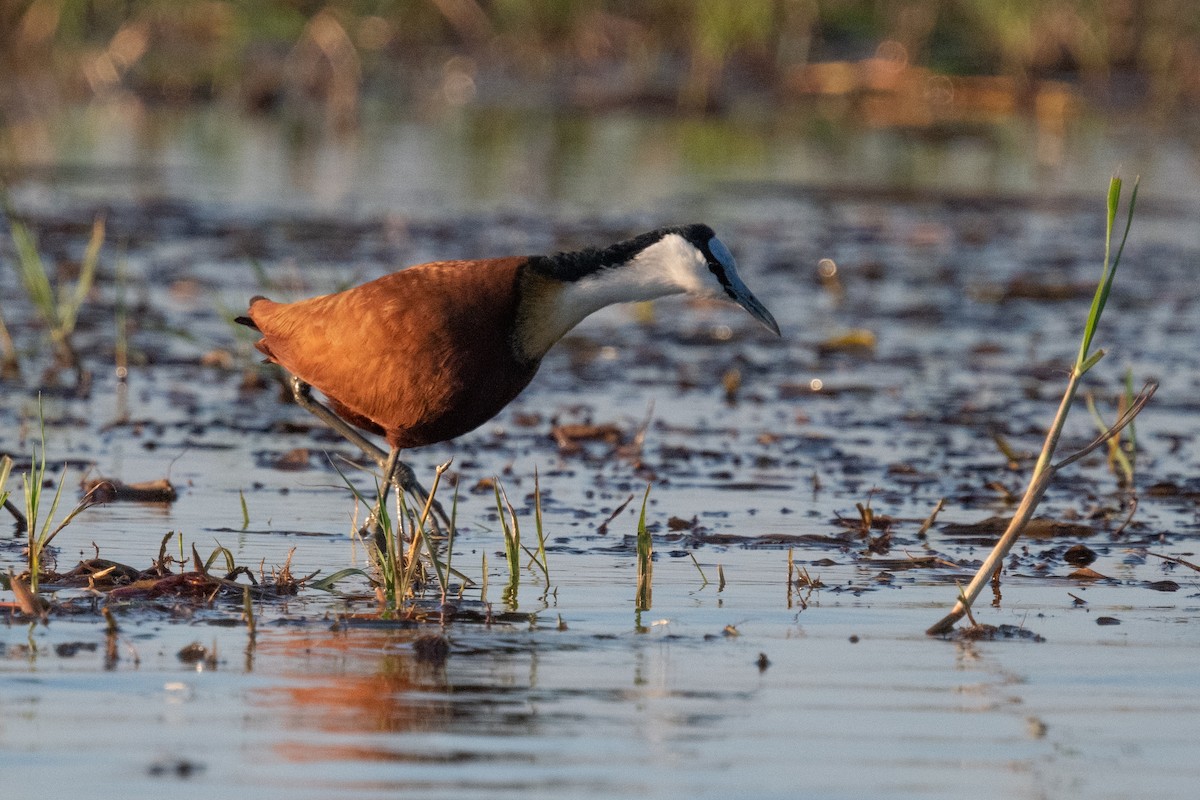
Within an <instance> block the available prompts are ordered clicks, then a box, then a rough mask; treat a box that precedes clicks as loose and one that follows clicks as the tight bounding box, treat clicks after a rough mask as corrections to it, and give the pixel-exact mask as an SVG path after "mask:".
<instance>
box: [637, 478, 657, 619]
mask: <svg viewBox="0 0 1200 800" xmlns="http://www.w3.org/2000/svg"><path fill="white" fill-rule="evenodd" d="M649 500H650V486H649V485H647V486H646V493H645V494H644V495H642V513H641V515H640V516H639V517H638V526H637V594H636V598H635V602H634V605H635V608H636V609H637V611H638V612H639V613H640V612H642V611H649V610H650V607H651V605H652V604H653V591H654V588H653V584H654V543H653V540H652V538H651V536H650V530H649V529H648V528H647V527H646V504H647V503H648V501H649Z"/></svg>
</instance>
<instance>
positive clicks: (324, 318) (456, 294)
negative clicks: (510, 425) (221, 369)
mask: <svg viewBox="0 0 1200 800" xmlns="http://www.w3.org/2000/svg"><path fill="white" fill-rule="evenodd" d="M674 294H687V295H693V296H700V297H721V298H725V299H727V300H730V301H732V302H734V303H736V304H738V305H740V306H741V307H742V308H744V309H745V310H746V311H747V312H749V314H750V315H751V316H752V317H753V318H754V319H756V320H758V322H760V323H761V324H762V325H764V326H765V327H766V328H768V329H769V330H770V331H771V332H773V333H774V334H775V335H777V336H778V335H780V329H779V325H778V323H777V322H776V321H775V318H774V317H773V316H772V315H771V312H770V311H768V310H767V308H766V307H765V306H764V305H763V304H762V303H761V302H760V301H759V300H758V298H756V297H755V296H754V294H753V293H752V292H751V291H750V289H749V288H748V287H747V286H746V284H745V283H744V282H743V281H742V279H741V277H740V276H739V275H738V271H737V264H736V262H735V260H734V257H733V255H732V254H731V253H730V251H729V249H728V248H727V247H726V246H725V244H724V243H723V242H722V241H721V240H720V239H719V238H717V236H716V234H715V233H714V232H713V229H712V228H711V227H709V226H708V225H705V224H701V223H695V224H688V225H677V226H671V227H662V228H658V229H656V230H653V231H649V232H647V233H643V234H640V235H638V236H634V237H632V238H630V239H626V240H623V241H620V242H617V243H615V244H612V245H609V246H607V247H599V248H596V247H592V248H587V249H583V250H577V251H571V252H560V253H557V254H553V255H533V256H511V257H504V258H488V259H479V260H456V261H434V262H430V263H426V264H420V265H416V266H411V267H407V268H405V269H401V270H399V271H396V272H392V273H390V274H387V275H384V276H382V277H380V278H377V279H375V280H372V281H368V282H366V283H363V284H360V285H358V286H355V287H353V288H350V289H346V290H344V291H340V292H337V293H334V294H326V295H321V296H318V297H312V298H309V299H306V300H299V301H297V302H292V303H277V302H275V301H273V300H270V299H268V298H266V297H263V296H261V295H257V296H255V297H253V298H251V299H250V303H249V308H248V310H247V312H246V314H245V316H239V317H237V318H236V321H237V322H238V323H241V324H242V325H246V326H248V327H250V328H252V329H254V330H256V331H258V332H259V333H260V334H261V335H262V338H260V339H259V340H258V341H257V342H256V343H255V347H256V348H257V349H258V350H259V351H260V352H261V353H262V354H263V355H264V356H266V361H267V362H270V363H275V364H278V365H279V366H281V367H282V368H283V369H285V370H286V371H287V372H288V373H290V375H291V376H292V377H291V390H292V394H293V397H294V399H295V401H296V402H297V404H298V405H300V406H301V407H303V408H305V409H306V410H308V411H309V412H311V413H312V414H314V415H315V416H317V417H318V418H319V419H321V420H322V421H324V422H325V423H326V424H328V425H329V426H330V427H331V428H333V429H334V430H336V431H337V432H339V433H340V434H342V435H343V436H344V437H345V438H346V439H347V440H348V441H350V442H351V443H353V444H354V445H356V446H357V447H359V448H360V449H362V450H363V451H364V453H366V454H367V455H368V456H369V457H370V458H371V459H373V460H374V461H375V463H376V464H378V465H379V466H380V467H381V468H382V470H383V478H384V483H383V488H382V490H381V491H382V492H384V493H385V494H384V496H386V491H387V487H388V486H389V485H391V484H395V486H396V489H397V491H407V492H409V493H410V494H413V495H414V496H416V497H418V498H419V499H421V500H422V501H425V500H428V493H427V492H426V491H425V490H424V488H423V487H422V486H421V485H420V483H419V481H418V480H417V478H416V475H415V474H414V472H413V471H412V469H411V468H410V467H409V466H408V465H406V464H404V463H403V462H402V461H400V453H401V452H402V451H404V450H407V449H410V448H415V447H421V446H424V445H430V444H435V443H438V442H444V441H448V440H451V439H454V438H456V437H458V436H461V435H463V434H464V433H467V432H469V431H471V430H474V429H475V428H477V427H479V426H480V425H482V424H484V423H485V422H487V421H488V420H490V419H492V418H493V417H494V416H496V415H497V414H498V413H500V411H501V410H502V409H503V408H504V407H505V406H507V405H508V404H509V403H510V402H512V400H513V399H515V398H516V397H517V395H518V394H520V393H521V391H522V390H523V389H524V388H525V387H526V386H527V385H528V384H529V382H530V381H531V380H532V379H533V376H534V375H535V374H536V372H537V370H538V367H539V365H540V364H541V361H542V358H543V357H544V356H545V355H546V353H547V352H548V351H549V350H550V348H551V347H552V346H553V345H554V344H555V342H557V341H558V340H559V339H561V338H562V337H563V336H564V335H565V334H566V333H567V332H568V331H570V330H571V329H572V328H574V327H575V326H576V325H577V324H578V323H580V322H581V321H583V320H584V319H585V318H586V317H587V316H589V315H590V314H592V313H593V312H596V311H599V310H600V309H602V308H604V307H606V306H609V305H613V304H615V303H624V302H636V301H648V300H654V299H656V298H659V297H665V296H668V295H674ZM313 388H315V389H317V390H319V391H320V393H321V394H322V395H324V397H325V399H326V400H327V401H328V405H325V404H323V403H321V402H319V401H317V400H316V399H315V398H314V397H313V396H312V389H313ZM360 431H365V432H367V433H371V434H375V435H380V436H383V437H384V439H385V440H386V442H387V444H388V446H389V448H390V450H389V451H388V452H385V451H384V450H383V449H382V448H380V447H378V446H377V445H375V444H374V443H373V442H372V441H371V440H369V439H367V438H366V437H365V436H364V435H363V434H362V433H361V432H360Z"/></svg>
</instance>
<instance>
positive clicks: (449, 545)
mask: <svg viewBox="0 0 1200 800" xmlns="http://www.w3.org/2000/svg"><path fill="white" fill-rule="evenodd" d="M457 526H458V484H457V483H456V484H454V498H453V499H452V500H451V501H450V529H449V530H447V531H446V580H447V582H449V579H450V576H451V575H453V574H454V569H453V567H452V566H451V561H452V560H453V558H454V533H455V528H457ZM461 586H462V584H460V587H461ZM459 594H460V595H461V594H462V589H461V588H460V589H459ZM445 604H446V584H442V605H445Z"/></svg>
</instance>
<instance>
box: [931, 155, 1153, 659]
mask: <svg viewBox="0 0 1200 800" xmlns="http://www.w3.org/2000/svg"><path fill="white" fill-rule="evenodd" d="M1137 193H1138V181H1137V180H1135V181H1134V185H1133V193H1132V195H1131V196H1130V199H1129V210H1128V215H1127V217H1126V221H1125V231H1124V233H1123V234H1122V236H1121V242H1120V245H1119V246H1118V248H1117V251H1116V254H1115V256H1114V255H1113V254H1112V237H1113V224H1114V222H1115V221H1116V217H1117V209H1118V206H1119V204H1120V197H1121V179H1120V178H1117V177H1114V178H1113V179H1112V180H1111V181H1110V182H1109V188H1108V198H1107V215H1106V225H1105V242H1104V270H1103V272H1102V274H1101V277H1100V282H1099V284H1098V285H1097V287H1096V292H1095V295H1094V296H1093V297H1092V305H1091V308H1090V309H1089V311H1088V317H1087V321H1086V323H1085V325H1084V331H1083V336H1082V338H1081V342H1080V347H1079V353H1078V355H1077V356H1076V359H1075V364H1074V366H1073V367H1072V369H1071V373H1070V376H1069V377H1068V381H1067V387H1066V389H1065V390H1064V392H1063V397H1062V400H1061V402H1060V403H1059V406H1058V411H1057V413H1056V414H1055V416H1054V420H1053V422H1051V424H1050V428H1049V430H1048V431H1047V433H1046V439H1045V442H1044V443H1043V445H1042V450H1041V453H1040V454H1039V455H1038V459H1037V463H1036V464H1035V465H1034V468H1033V474H1032V475H1031V476H1030V479H1029V484H1028V486H1027V488H1026V490H1025V494H1024V495H1023V496H1022V498H1021V502H1020V504H1019V506H1018V507H1017V510H1016V512H1015V513H1014V515H1013V518H1012V520H1011V521H1010V522H1009V525H1008V528H1007V529H1006V530H1005V532H1004V534H1003V535H1002V536H1001V537H1000V539H999V541H997V542H996V544H995V546H994V547H993V548H992V551H991V552H990V553H989V554H988V556H987V558H985V559H984V561H983V563H982V564H981V565H980V566H979V569H978V571H977V572H976V573H975V577H974V578H972V580H971V582H970V583H969V584H968V585H967V586H966V588H964V589H961V590H960V591H959V596H958V601H957V602H956V603H955V605H954V608H953V609H952V610H951V612H950V613H949V614H947V615H946V616H945V617H943V618H942V619H941V620H939V621H938V622H936V623H935V624H934V625H932V626H931V627H930V628H929V629H928V630H927V631H926V633H928V634H929V635H933V636H936V635H941V634H946V633H949V632H950V630H951V629H952V628H953V627H954V625H955V624H956V623H957V622H958V621H959V620H960V619H962V618H963V617H964V616H968V617H969V616H970V610H971V604H972V603H974V602H975V600H976V598H978V597H979V594H980V592H982V591H983V588H984V586H986V585H987V583H988V582H989V581H990V580H991V579H992V577H993V576H994V575H996V574H997V570H999V569H1000V567H1001V565H1002V564H1003V560H1004V557H1005V556H1007V555H1008V553H1009V551H1010V550H1011V549H1012V547H1013V545H1014V544H1016V542H1017V539H1018V538H1020V535H1021V533H1022V532H1023V531H1024V530H1025V527H1026V525H1027V524H1028V523H1029V520H1030V519H1032V518H1033V513H1034V511H1035V510H1036V509H1037V506H1038V504H1039V503H1040V502H1041V499H1042V497H1043V496H1044V495H1045V493H1046V490H1047V489H1048V488H1049V486H1050V483H1051V481H1052V480H1053V478H1054V476H1055V475H1057V474H1058V473H1059V472H1060V471H1061V470H1063V469H1065V468H1066V467H1068V466H1070V465H1071V464H1074V463H1075V462H1076V461H1078V460H1080V459H1081V458H1083V457H1084V456H1086V455H1087V454H1089V453H1091V452H1092V451H1094V450H1095V449H1096V448H1098V447H1100V446H1102V445H1104V444H1105V443H1106V442H1107V441H1109V440H1110V439H1112V438H1113V437H1116V436H1119V435H1120V433H1121V431H1122V430H1123V429H1124V428H1125V427H1126V426H1128V425H1129V424H1131V423H1132V422H1133V420H1134V418H1135V417H1136V416H1137V415H1138V414H1139V413H1141V411H1142V409H1143V408H1145V406H1146V403H1148V402H1149V401H1150V398H1151V397H1153V396H1154V392H1155V390H1156V389H1157V388H1158V385H1157V384H1156V383H1154V382H1149V383H1147V384H1146V386H1145V388H1143V389H1142V391H1141V393H1140V394H1139V395H1138V396H1137V397H1136V398H1134V399H1133V401H1132V402H1131V403H1129V406H1128V408H1126V409H1125V411H1124V413H1122V414H1120V415H1119V417H1118V419H1117V421H1116V422H1114V423H1113V425H1112V426H1111V427H1109V428H1108V429H1106V430H1105V431H1103V432H1102V433H1101V434H1100V436H1099V437H1097V438H1096V439H1095V440H1093V441H1092V442H1091V443H1090V444H1089V445H1087V446H1086V447H1084V448H1083V449H1081V450H1078V451H1076V452H1075V453H1072V454H1071V455H1069V456H1067V457H1066V458H1064V459H1062V460H1061V461H1058V462H1057V463H1055V462H1053V458H1054V453H1055V450H1056V449H1057V447H1058V442H1059V438H1060V437H1061V436H1062V431H1063V427H1064V425H1065V424H1066V420H1067V414H1068V413H1069V411H1070V409H1071V406H1072V404H1073V403H1074V401H1075V396H1076V394H1077V393H1078V391H1079V386H1080V382H1081V380H1082V378H1083V376H1084V375H1085V374H1086V373H1087V372H1088V370H1090V369H1091V368H1092V367H1094V366H1095V365H1096V364H1097V363H1098V362H1099V361H1100V359H1101V358H1103V357H1104V350H1096V351H1094V352H1093V351H1092V349H1091V348H1092V342H1093V340H1094V337H1095V334H1096V328H1097V326H1098V325H1099V323H1100V318H1101V315H1102V314H1103V313H1104V308H1105V306H1106V305H1107V303H1108V298H1109V294H1110V293H1111V291H1112V284H1113V278H1114V277H1115V276H1116V272H1117V267H1118V266H1119V264H1120V262H1121V255H1122V254H1123V253H1124V251H1125V242H1126V241H1127V239H1128V238H1129V229H1130V227H1131V226H1132V224H1133V211H1134V207H1135V206H1136V204H1137Z"/></svg>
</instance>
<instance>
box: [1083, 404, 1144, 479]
mask: <svg viewBox="0 0 1200 800" xmlns="http://www.w3.org/2000/svg"><path fill="white" fill-rule="evenodd" d="M1084 400H1085V402H1086V403H1087V409H1088V412H1089V413H1090V414H1091V415H1092V420H1093V421H1094V422H1095V423H1096V427H1097V428H1098V429H1099V430H1100V432H1101V433H1103V432H1104V431H1106V430H1108V427H1109V426H1108V423H1106V422H1105V421H1104V417H1103V416H1102V415H1101V414H1100V410H1099V409H1098V408H1096V398H1095V397H1094V396H1093V395H1092V393H1091V392H1088V393H1087V394H1086V395H1085V396H1084ZM1127 403H1128V400H1127V398H1126V397H1125V396H1124V395H1122V397H1121V402H1120V406H1122V407H1127V405H1126V404H1127ZM1123 410H1124V408H1118V413H1120V412H1121V411H1123ZM1128 430H1129V431H1130V435H1132V433H1133V423H1130V424H1129V427H1128ZM1123 438H1124V437H1123V436H1114V437H1112V438H1111V439H1109V440H1108V465H1109V467H1110V468H1111V469H1112V471H1113V474H1115V475H1116V476H1117V482H1118V483H1119V484H1120V485H1121V486H1132V485H1133V462H1132V461H1131V460H1130V458H1129V454H1128V453H1126V452H1125V449H1124V448H1123V447H1122V446H1121V440H1122V439H1123Z"/></svg>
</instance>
